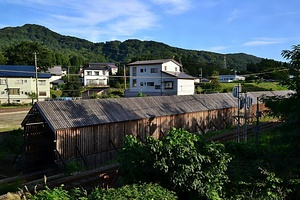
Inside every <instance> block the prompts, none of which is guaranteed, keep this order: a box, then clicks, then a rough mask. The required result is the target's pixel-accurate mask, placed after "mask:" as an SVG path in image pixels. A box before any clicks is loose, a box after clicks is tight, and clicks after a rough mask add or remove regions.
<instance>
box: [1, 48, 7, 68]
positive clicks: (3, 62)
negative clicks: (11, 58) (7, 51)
mask: <svg viewBox="0 0 300 200" xmlns="http://www.w3.org/2000/svg"><path fill="white" fill-rule="evenodd" d="M6 60H7V58H6V57H5V56H4V55H3V53H2V52H1V51H0V65H5V64H6Z"/></svg>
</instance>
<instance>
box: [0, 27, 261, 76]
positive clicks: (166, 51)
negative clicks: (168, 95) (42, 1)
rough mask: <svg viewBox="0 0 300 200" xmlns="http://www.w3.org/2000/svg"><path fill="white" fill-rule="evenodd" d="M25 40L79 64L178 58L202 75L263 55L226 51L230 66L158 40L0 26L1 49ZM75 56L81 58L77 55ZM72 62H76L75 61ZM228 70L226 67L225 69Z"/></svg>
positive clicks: (208, 55) (237, 67)
mask: <svg viewBox="0 0 300 200" xmlns="http://www.w3.org/2000/svg"><path fill="white" fill-rule="evenodd" d="M22 41H32V42H37V43H39V44H42V45H44V46H45V47H46V48H47V49H49V50H50V51H52V52H53V54H55V56H54V57H57V55H58V54H62V55H64V56H66V57H67V58H70V57H71V55H72V56H73V57H72V58H73V59H78V60H79V62H81V63H79V64H81V65H84V64H86V63H88V62H116V63H117V64H118V65H120V66H123V64H126V63H129V62H133V61H136V60H149V59H167V58H174V59H175V60H177V61H178V62H181V63H182V64H183V67H184V70H185V71H186V72H187V73H188V74H190V75H193V76H198V75H199V73H200V69H202V70H203V74H208V72H209V71H212V70H217V71H219V72H220V73H221V72H222V70H221V69H222V68H229V69H227V71H230V69H234V70H244V69H246V66H247V64H249V63H258V62H260V61H261V60H262V58H258V57H255V56H253V55H247V54H244V53H237V54H226V65H225V64H224V56H225V55H224V54H219V53H213V52H207V51H197V50H186V49H182V48H176V47H171V46H168V45H166V44H164V43H159V42H155V41H140V40H135V39H130V40H126V41H124V42H121V41H109V42H99V43H93V42H90V41H87V40H84V39H80V38H76V37H70V36H64V35H60V34H58V33H55V32H53V31H51V30H49V29H48V28H46V27H43V26H39V25H33V24H26V25H24V26H21V27H6V28H3V29H0V52H4V51H5V49H6V48H10V47H11V45H16V44H19V43H21V42H22ZM74 55H76V56H77V57H75V58H74ZM60 60H61V59H56V61H55V63H53V65H60V64H61V63H60V62H61V61H60ZM71 64H72V62H71ZM225 71H226V70H225Z"/></svg>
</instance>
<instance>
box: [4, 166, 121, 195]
mask: <svg viewBox="0 0 300 200" xmlns="http://www.w3.org/2000/svg"><path fill="white" fill-rule="evenodd" d="M119 176H120V173H119V165H118V164H113V165H107V166H104V167H100V168H97V169H93V170H89V171H85V172H78V173H76V174H73V175H65V174H62V173H61V174H55V175H51V176H44V175H42V172H39V173H34V174H30V175H27V176H24V177H13V178H10V179H5V180H1V181H0V187H1V185H6V186H7V185H8V186H9V185H12V184H14V183H15V182H16V181H20V180H22V184H21V185H20V189H21V190H23V191H27V190H28V191H30V192H31V193H34V191H35V190H42V189H45V188H46V186H47V187H49V188H51V189H53V188H55V187H59V186H61V185H63V188H64V189H66V190H69V189H72V188H75V187H78V188H82V189H85V190H87V191H91V190H92V189H93V188H95V187H102V188H111V187H114V186H116V184H117V180H118V178H119ZM12 192H13V191H12ZM15 192H17V191H15ZM0 199H6V194H4V195H2V196H1V194H0Z"/></svg>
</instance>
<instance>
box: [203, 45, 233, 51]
mask: <svg viewBox="0 0 300 200" xmlns="http://www.w3.org/2000/svg"><path fill="white" fill-rule="evenodd" d="M229 48H231V47H230V46H216V47H210V48H209V49H208V50H209V51H217V52H219V51H222V50H225V49H229Z"/></svg>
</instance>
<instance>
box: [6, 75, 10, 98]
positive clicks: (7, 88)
mask: <svg viewBox="0 0 300 200" xmlns="http://www.w3.org/2000/svg"><path fill="white" fill-rule="evenodd" d="M6 91H7V103H8V104H10V94H9V93H10V91H9V87H8V79H7V78H6Z"/></svg>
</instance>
